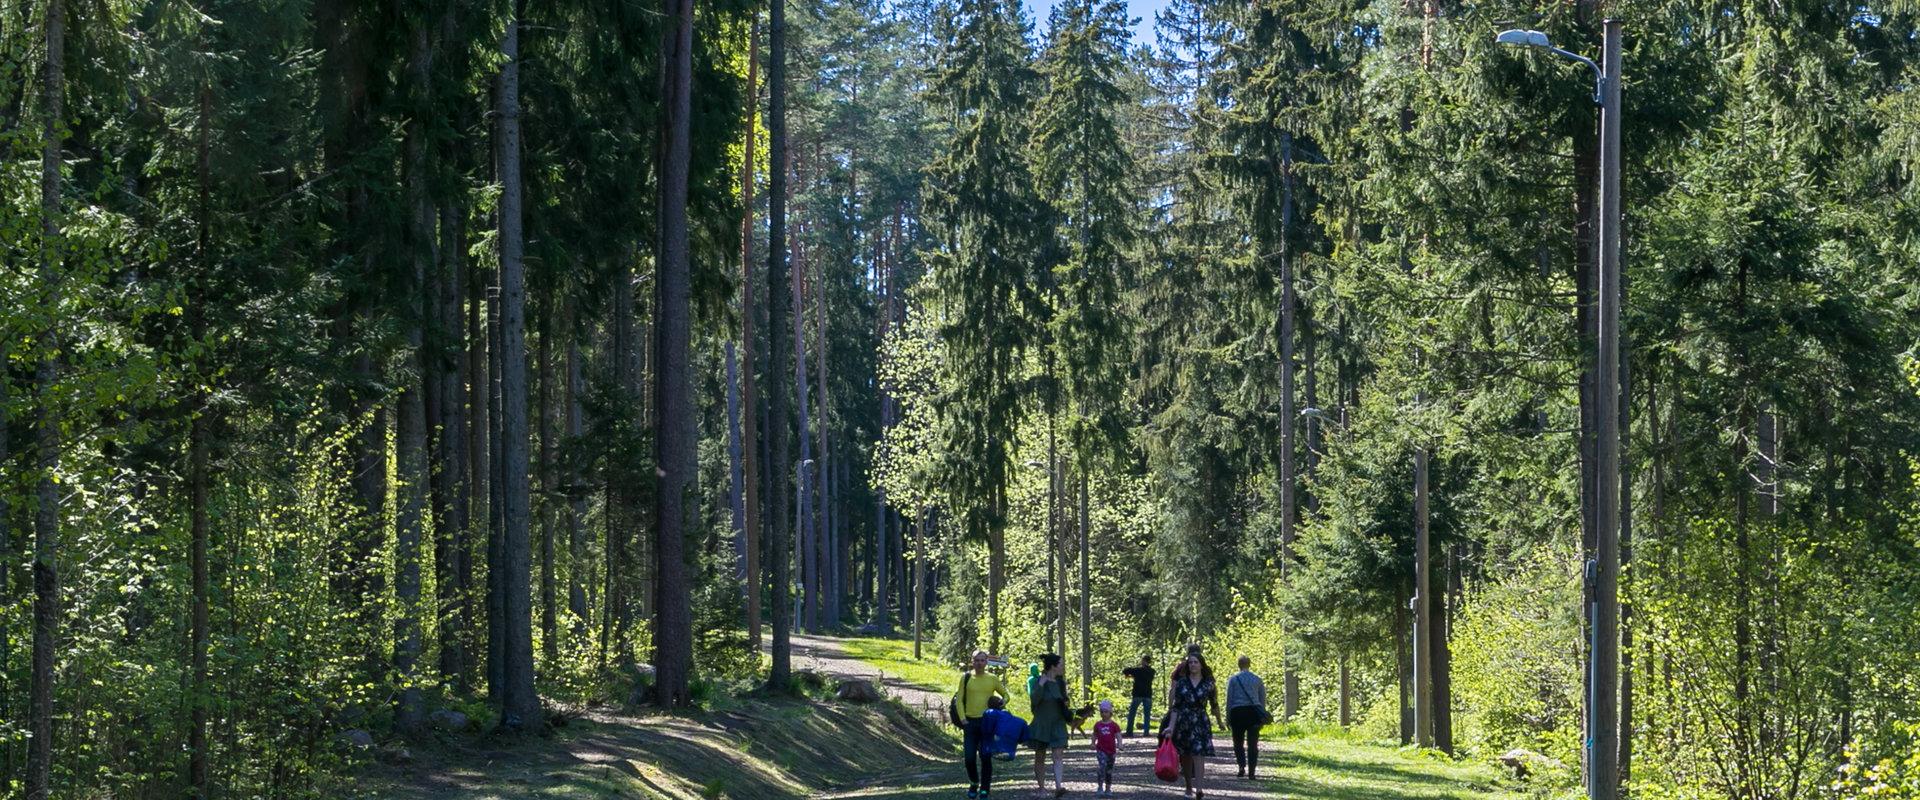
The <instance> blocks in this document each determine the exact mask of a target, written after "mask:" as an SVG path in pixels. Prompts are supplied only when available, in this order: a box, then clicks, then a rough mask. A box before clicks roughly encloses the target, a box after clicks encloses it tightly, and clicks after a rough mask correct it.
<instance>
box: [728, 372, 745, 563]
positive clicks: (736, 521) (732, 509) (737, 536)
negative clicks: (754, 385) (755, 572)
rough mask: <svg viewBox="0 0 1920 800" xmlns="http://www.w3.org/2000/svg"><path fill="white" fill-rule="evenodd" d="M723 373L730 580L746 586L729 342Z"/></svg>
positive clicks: (739, 445) (740, 454)
mask: <svg viewBox="0 0 1920 800" xmlns="http://www.w3.org/2000/svg"><path fill="white" fill-rule="evenodd" d="M723 349H724V350H725V351H726V352H725V358H726V371H727V511H728V514H729V517H730V518H729V519H728V526H729V527H730V528H732V530H733V572H734V576H733V578H734V580H735V581H736V582H738V583H739V584H740V585H741V586H742V587H745V586H746V585H747V496H746V489H747V487H746V483H747V469H746V464H745V463H743V462H744V459H745V458H746V449H747V448H746V444H745V443H744V442H742V441H741V439H742V433H741V430H740V423H741V418H740V400H741V398H740V360H739V358H738V350H737V348H736V347H734V343H733V341H732V340H728V341H727V342H726V344H725V345H724V346H723Z"/></svg>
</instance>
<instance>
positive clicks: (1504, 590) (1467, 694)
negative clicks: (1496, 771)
mask: <svg viewBox="0 0 1920 800" xmlns="http://www.w3.org/2000/svg"><path fill="white" fill-rule="evenodd" d="M1569 567H1570V564H1569V563H1568V561H1567V560H1566V559H1565V558H1564V557H1557V556H1550V555H1547V554H1545V553H1542V554H1541V555H1539V556H1536V557H1535V558H1534V561H1533V563H1532V564H1529V565H1525V566H1520V567H1518V568H1517V569H1516V570H1515V571H1514V572H1513V573H1511V574H1510V575H1507V576H1505V577H1503V578H1501V579H1500V580H1499V581H1498V582H1497V583H1492V584H1490V585H1487V586H1483V587H1481V588H1480V589H1479V590H1478V591H1476V592H1475V593H1474V594H1473V596H1472V597H1471V598H1470V599H1469V600H1468V602H1467V605H1466V607H1465V608H1463V609H1461V612H1460V615H1459V617H1458V618H1456V620H1455V622H1454V628H1453V630H1452V635H1453V686H1454V691H1455V692H1456V694H1455V697H1457V698H1459V701H1460V702H1458V703H1457V707H1458V709H1459V712H1460V713H1459V715H1458V716H1457V717H1456V719H1457V720H1458V722H1457V724H1458V725H1459V728H1460V733H1459V735H1460V738H1461V739H1462V740H1463V741H1464V743H1466V744H1468V745H1469V747H1470V748H1471V749H1472V752H1474V753H1476V754H1478V755H1481V756H1482V757H1485V756H1488V755H1498V754H1500V753H1504V752H1506V751H1507V750H1509V749H1512V748H1516V747H1518V748H1522V749H1525V750H1530V751H1533V752H1536V753H1540V754H1543V755H1546V756H1548V757H1549V758H1553V759H1556V760H1558V761H1560V762H1561V763H1565V764H1577V763H1579V762H1580V755H1581V749H1582V738H1581V737H1580V735H1579V731H1580V720H1581V718H1582V713H1583V711H1582V708H1583V706H1584V702H1583V700H1584V698H1583V693H1584V692H1585V691H1586V682H1585V675H1584V673H1583V671H1582V660H1581V655H1582V649H1581V635H1582V634H1581V627H1580V617H1579V616H1578V609H1579V607H1580V600H1581V597H1580V586H1579V583H1578V577H1579V576H1578V574H1577V570H1570V569H1569Z"/></svg>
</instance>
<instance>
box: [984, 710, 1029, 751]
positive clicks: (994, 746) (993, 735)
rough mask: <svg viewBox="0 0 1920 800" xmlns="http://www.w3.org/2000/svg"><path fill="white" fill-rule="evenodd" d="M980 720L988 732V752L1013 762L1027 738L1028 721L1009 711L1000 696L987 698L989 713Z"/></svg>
mask: <svg viewBox="0 0 1920 800" xmlns="http://www.w3.org/2000/svg"><path fill="white" fill-rule="evenodd" d="M980 718H981V720H982V721H983V722H985V723H986V726H985V727H986V729H987V732H988V733H987V736H988V741H989V742H990V743H989V744H988V745H987V752H988V753H991V754H992V755H993V757H994V758H998V759H1000V760H1002V761H1012V760H1013V757H1014V754H1016V753H1018V752H1020V742H1021V741H1023V740H1025V739H1026V738H1027V721H1026V720H1024V719H1021V718H1019V717H1016V716H1014V715H1013V713H1012V712H1009V711H1007V701H1005V700H1002V699H1000V697H999V695H994V696H993V697H989V698H987V713H985V714H982V715H981V717H980Z"/></svg>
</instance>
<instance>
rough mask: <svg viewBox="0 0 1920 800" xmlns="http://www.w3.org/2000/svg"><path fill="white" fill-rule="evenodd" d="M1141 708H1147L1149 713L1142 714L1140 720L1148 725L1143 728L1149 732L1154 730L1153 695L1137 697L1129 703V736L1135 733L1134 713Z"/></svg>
mask: <svg viewBox="0 0 1920 800" xmlns="http://www.w3.org/2000/svg"><path fill="white" fill-rule="evenodd" d="M1141 708H1145V709H1146V710H1147V713H1145V714H1143V715H1141V717H1140V721H1141V722H1142V723H1144V724H1145V725H1146V726H1147V727H1146V728H1142V730H1145V731H1146V732H1147V733H1152V732H1153V730H1152V728H1153V698H1152V697H1151V696H1149V697H1136V698H1133V702H1131V703H1128V704H1127V735H1128V736H1132V735H1133V714H1134V712H1136V711H1139V710H1140V709H1141Z"/></svg>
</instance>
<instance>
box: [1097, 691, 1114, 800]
mask: <svg viewBox="0 0 1920 800" xmlns="http://www.w3.org/2000/svg"><path fill="white" fill-rule="evenodd" d="M1119 752H1120V723H1118V722H1115V721H1113V701H1111V700H1102V701H1100V721H1099V722H1096V723H1093V757H1094V758H1096V759H1098V760H1099V763H1100V772H1099V774H1098V775H1097V776H1096V778H1095V781H1094V793H1093V794H1094V796H1095V797H1112V796H1113V759H1114V756H1115V755H1116V754H1118V753H1119Z"/></svg>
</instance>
